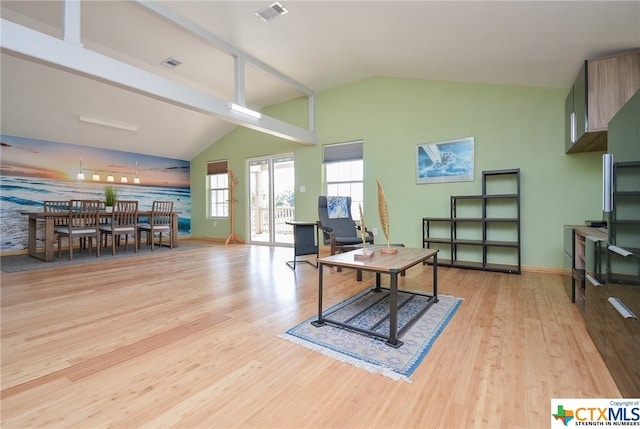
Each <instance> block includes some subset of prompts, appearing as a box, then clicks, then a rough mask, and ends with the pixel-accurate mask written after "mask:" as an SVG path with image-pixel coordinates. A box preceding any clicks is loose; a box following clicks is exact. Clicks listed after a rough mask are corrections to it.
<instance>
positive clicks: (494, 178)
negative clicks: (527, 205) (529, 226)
mask: <svg viewBox="0 0 640 429" xmlns="http://www.w3.org/2000/svg"><path fill="white" fill-rule="evenodd" d="M494 188H495V189H494ZM505 188H506V189H507V191H506V192H505V191H504V189H505ZM470 213H471V214H470ZM438 226H439V228H438ZM445 226H446V227H447V229H448V234H446V235H445V234H442V228H443V227H445ZM434 229H436V230H437V231H434ZM439 233H440V234H442V235H440V234H439ZM422 237H423V242H422V247H425V248H437V249H439V250H442V251H448V252H449V256H450V257H449V258H448V259H447V258H446V257H438V264H439V265H443V266H450V267H456V268H468V269H476V270H486V271H500V272H506V273H514V274H520V273H521V268H522V267H521V252H520V247H521V246H520V169H519V168H516V169H507V170H490V171H483V172H482V194H480V195H452V196H451V216H450V217H448V218H444V217H425V218H422ZM443 253H445V252H443ZM471 254H473V255H475V256H476V258H473V259H472V258H471V257H470V255H471ZM443 256H445V255H443Z"/></svg>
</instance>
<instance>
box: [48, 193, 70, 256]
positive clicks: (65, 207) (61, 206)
mask: <svg viewBox="0 0 640 429" xmlns="http://www.w3.org/2000/svg"><path fill="white" fill-rule="evenodd" d="M69 203H70V201H69V200H65V201H59V200H56V201H43V203H42V205H43V206H44V212H45V213H67V214H68V213H69ZM68 224H69V216H66V217H55V218H53V227H54V237H53V239H54V243H55V242H56V241H57V242H58V258H59V257H60V255H61V254H62V241H61V240H60V237H59V236H58V233H57V232H56V231H55V228H57V227H59V226H65V225H68Z"/></svg>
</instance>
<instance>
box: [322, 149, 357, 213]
mask: <svg viewBox="0 0 640 429" xmlns="http://www.w3.org/2000/svg"><path fill="white" fill-rule="evenodd" d="M357 164H360V171H359V172H358V174H356V175H353V174H349V173H347V174H343V173H338V175H339V176H341V177H331V176H333V175H332V174H331V173H330V171H331V170H334V169H336V168H338V169H340V168H341V167H342V168H345V167H346V168H349V169H351V168H353V166H354V165H357ZM323 165H324V193H325V195H327V196H329V195H330V196H339V197H351V214H352V216H355V217H356V218H357V216H358V212H359V209H358V207H359V206H360V205H363V206H364V159H363V142H362V140H356V141H351V142H344V143H335V144H329V145H325V146H324V147H323ZM348 176H350V177H348ZM354 188H355V190H354Z"/></svg>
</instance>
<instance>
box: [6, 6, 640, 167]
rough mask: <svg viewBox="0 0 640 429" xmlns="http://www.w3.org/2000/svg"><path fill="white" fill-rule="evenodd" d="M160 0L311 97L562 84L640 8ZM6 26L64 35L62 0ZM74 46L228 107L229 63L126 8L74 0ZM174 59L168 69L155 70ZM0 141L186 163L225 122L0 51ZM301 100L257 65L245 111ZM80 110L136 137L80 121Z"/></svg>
mask: <svg viewBox="0 0 640 429" xmlns="http://www.w3.org/2000/svg"><path fill="white" fill-rule="evenodd" d="M272 1H273V0H267V1H264V2H263V1H258V2H256V1H237V0H236V1H186V0H182V1H168V2H162V3H163V4H164V5H166V6H167V7H169V8H171V9H173V10H174V11H175V12H177V13H178V14H180V15H182V16H184V17H185V18H187V19H188V20H190V21H192V22H193V23H195V24H197V25H199V26H201V27H202V28H204V29H206V30H208V31H209V32H210V33H212V34H214V35H216V36H218V37H220V38H222V39H224V40H226V41H227V42H229V43H230V44H232V45H234V46H236V47H238V48H239V49H241V50H242V51H244V52H246V53H248V54H249V55H251V56H253V57H255V58H257V59H259V60H261V61H263V62H264V63H266V64H269V65H270V66H272V67H274V68H275V69H277V70H279V71H280V72H282V73H284V74H286V75H288V76H289V77H291V78H292V79H294V80H296V81H298V82H300V83H302V84H303V85H305V86H307V87H309V88H311V89H313V90H314V91H316V92H320V91H323V90H327V89H330V88H334V87H338V86H340V85H344V84H346V83H349V82H353V81H356V80H359V79H363V78H366V77H369V76H395V77H406V78H418V79H431V80H448V81H463V82H481V83H498V84H508V85H525V86H542V87H560V88H568V87H569V86H570V85H571V83H572V82H573V79H574V78H575V76H576V74H577V72H578V70H579V68H580V65H581V62H582V61H583V60H585V59H587V58H595V57H599V56H603V55H608V54H611V53H616V52H620V51H624V50H629V49H632V48H638V47H640V2H639V1H625V2H613V1H566V2H564V1H525V2H515V1H496V2H486V1H470V2H465V1H451V0H450V1H406V2H405V1H349V2H347V1H301V0H296V1H292V0H281V3H282V4H283V6H284V7H286V8H287V9H288V10H289V13H288V14H286V15H283V16H280V17H277V18H275V19H274V20H272V21H270V22H268V23H265V22H263V21H262V20H261V19H260V18H258V17H257V16H255V15H254V12H255V11H256V10H258V9H260V8H262V7H266V6H269V4H270V3H271V2H272ZM1 8H2V9H1V11H2V18H4V19H7V20H9V21H14V22H17V23H19V24H21V25H24V26H27V27H30V28H34V29H37V30H38V31H41V32H44V33H47V34H49V35H53V36H55V37H61V34H62V31H61V28H62V25H61V22H62V18H61V17H62V10H63V9H62V3H61V2H60V1H7V0H3V1H2V3H1ZM82 42H83V44H84V46H85V48H87V49H91V50H95V51H98V52H100V53H103V54H105V55H108V56H111V57H113V58H115V59H118V60H121V61H125V62H127V63H130V64H132V65H135V66H137V67H140V68H143V69H146V70H151V71H153V72H154V73H156V74H159V75H162V76H164V77H169V78H171V79H173V80H176V81H179V82H180V83H182V84H186V85H188V86H190V87H193V88H195V89H198V90H200V91H202V92H205V93H207V94H210V95H213V96H215V97H217V98H221V99H224V100H230V101H231V100H233V98H234V69H233V59H232V57H231V56H229V55H228V54H227V53H225V52H222V51H220V50H218V49H216V48H214V47H212V46H211V45H210V44H208V43H206V42H204V41H203V40H201V39H198V38H197V37H195V36H193V35H191V34H188V33H187V32H185V31H184V30H182V29H178V28H176V27H175V26H174V25H172V24H170V23H168V22H166V21H164V20H163V19H161V18H159V17H157V16H156V15H154V14H153V13H151V12H150V11H149V10H148V9H147V8H145V7H143V6H141V5H139V4H136V3H135V2H124V1H83V2H82ZM168 57H174V58H176V59H178V60H180V61H181V62H182V63H183V64H182V65H180V66H179V67H177V68H175V69H173V70H168V69H167V68H165V67H163V66H162V65H160V62H161V61H163V60H165V59H166V58H168ZM1 61H2V62H1V64H0V65H1V69H0V71H1V78H2V88H1V90H2V93H1V97H2V100H1V101H2V105H1V108H2V110H1V112H0V113H1V115H2V116H1V120H2V122H1V132H2V133H3V134H10V135H17V136H24V137H31V138H39V139H45V140H53V141H59V142H66V143H75V144H82V145H88V146H96V147H105V148H111V149H118V150H125V151H129V152H137V153H144V154H150V155H157V156H164V157H169V158H178V159H185V160H190V159H192V158H193V157H195V156H196V155H198V154H199V153H200V152H201V151H203V150H204V149H206V148H207V147H209V146H210V145H211V144H212V143H214V142H215V141H217V140H218V139H219V138H221V137H222V136H224V135H225V134H227V133H228V132H229V131H230V130H232V129H233V128H234V127H235V125H233V124H230V123H228V122H225V121H223V120H221V119H220V118H216V117H213V116H210V115H206V114H203V113H199V112H195V111H191V110H187V109H185V108H183V107H178V106H176V105H173V104H168V103H166V102H162V101H159V100H157V99H154V98H150V97H147V96H144V95H141V94H138V93H134V92H130V91H127V90H125V89H122V88H119V87H114V86H110V85H108V84H106V83H103V82H99V81H96V80H92V79H90V78H88V77H83V76H79V75H76V74H72V73H69V72H68V71H63V70H60V69H56V68H53V67H50V66H47V65H43V64H40V63H37V62H33V61H30V60H29V59H25V58H21V57H18V56H15V55H13V54H11V53H10V52H5V51H4V50H3V52H2V57H1ZM302 95H303V94H302V93H301V92H300V91H299V90H297V89H295V88H292V87H291V86H289V85H286V84H285V83H283V82H281V81H280V80H278V79H276V78H274V77H273V76H271V75H269V74H267V73H265V72H264V71H263V70H261V69H260V68H258V67H255V66H253V67H249V68H248V70H247V77H246V100H247V105H248V106H249V107H252V108H254V109H260V108H262V107H264V106H267V105H270V104H274V103H278V102H282V101H286V100H289V99H293V98H297V97H300V96H302ZM78 114H85V115H91V116H96V117H99V118H104V119H108V120H113V121H116V122H123V123H127V124H135V125H137V126H138V129H139V131H138V132H130V131H124V130H118V129H113V128H109V127H104V126H100V125H93V124H85V123H80V122H79V121H78V119H77V117H78Z"/></svg>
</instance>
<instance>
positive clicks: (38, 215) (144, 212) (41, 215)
mask: <svg viewBox="0 0 640 429" xmlns="http://www.w3.org/2000/svg"><path fill="white" fill-rule="evenodd" d="M180 213H182V212H176V211H173V212H171V214H180ZM20 214H21V215H24V216H29V217H30V218H36V219H41V218H46V217H49V218H64V217H69V212H44V211H39V212H20ZM150 215H151V210H138V216H150ZM100 216H104V217H111V212H108V211H100Z"/></svg>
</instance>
